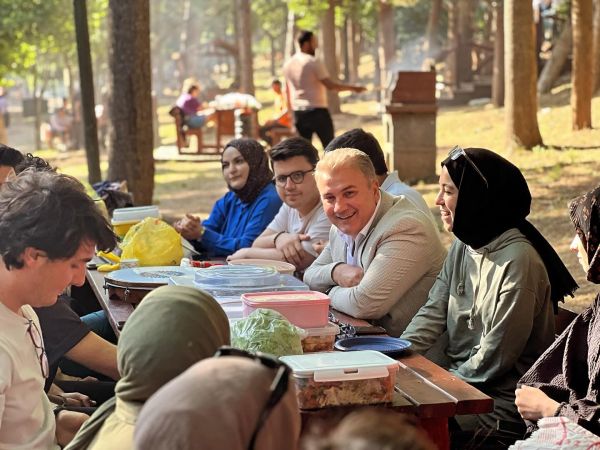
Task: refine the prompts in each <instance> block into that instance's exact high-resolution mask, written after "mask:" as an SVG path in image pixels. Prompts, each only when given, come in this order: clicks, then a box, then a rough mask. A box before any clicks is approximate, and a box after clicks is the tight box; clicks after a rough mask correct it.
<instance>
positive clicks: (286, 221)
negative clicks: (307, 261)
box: [267, 201, 331, 257]
mask: <svg viewBox="0 0 600 450" xmlns="http://www.w3.org/2000/svg"><path fill="white" fill-rule="evenodd" d="M267 228H268V229H269V230H272V231H274V232H275V233H279V232H281V231H283V232H285V233H297V234H308V235H309V236H310V241H303V242H302V248H304V250H306V252H307V253H309V254H311V255H313V256H314V257H317V252H315V250H314V249H313V247H312V244H313V243H315V242H318V241H319V240H323V241H328V240H329V229H330V228H331V222H329V219H328V218H327V215H326V214H325V211H323V205H322V204H321V202H320V201H319V202H318V203H317V206H315V207H314V208H313V209H312V211H311V212H309V213H308V214H307V215H306V216H304V217H300V213H299V212H298V210H297V209H295V208H290V207H289V206H288V205H286V204H285V203H284V204H283V205H281V208H279V212H278V213H277V215H276V216H275V218H274V219H273V221H272V222H271V223H270V224H269V226H268V227H267Z"/></svg>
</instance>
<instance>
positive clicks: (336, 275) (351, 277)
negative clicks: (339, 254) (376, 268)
mask: <svg viewBox="0 0 600 450" xmlns="http://www.w3.org/2000/svg"><path fill="white" fill-rule="evenodd" d="M364 275H365V272H364V271H363V270H362V269H361V268H360V267H356V266H351V265H350V264H338V265H337V266H336V267H335V269H333V273H332V274H331V277H332V278H333V281H335V283H336V284H337V285H338V286H341V287H345V288H350V287H354V286H357V285H358V284H359V283H360V282H361V280H362V279H363V276H364Z"/></svg>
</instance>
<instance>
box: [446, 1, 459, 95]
mask: <svg viewBox="0 0 600 450" xmlns="http://www.w3.org/2000/svg"><path fill="white" fill-rule="evenodd" d="M458 46H459V38H458V0H450V2H449V3H448V47H449V52H448V57H447V59H446V74H445V76H444V78H445V82H446V85H447V86H452V87H453V88H457V87H458Z"/></svg>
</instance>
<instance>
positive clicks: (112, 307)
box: [86, 270, 494, 449]
mask: <svg viewBox="0 0 600 450" xmlns="http://www.w3.org/2000/svg"><path fill="white" fill-rule="evenodd" d="M86 279H87V281H88V283H89V284H90V287H91V288H92V290H93V292H94V294H95V295H96V298H97V300H98V302H99V303H100V305H101V306H102V308H103V309H104V311H105V312H106V316H107V318H108V321H109V322H110V324H111V326H112V328H113V330H114V331H115V334H116V335H117V336H119V335H120V334H121V329H122V328H123V325H124V323H125V321H126V320H127V318H128V317H129V316H130V315H131V313H132V312H133V306H132V305H131V304H129V303H125V302H122V301H120V300H111V299H109V298H108V294H107V292H106V290H105V289H104V274H102V273H100V272H98V271H96V270H88V271H87V272H86ZM334 314H335V317H336V319H337V320H339V321H340V322H344V323H350V324H352V325H355V326H369V323H368V322H366V321H364V320H360V319H355V318H353V317H350V316H347V315H345V314H343V313H340V312H338V311H335V312H334ZM397 360H398V361H399V363H400V369H399V372H398V375H397V377H396V386H395V392H394V399H393V402H392V404H391V405H386V406H387V407H389V408H391V409H393V410H394V411H397V412H400V413H407V414H412V415H414V416H416V417H417V419H418V421H419V424H420V426H421V427H422V428H423V429H424V430H425V431H426V432H427V433H428V435H429V436H430V437H431V439H432V440H433V442H434V443H435V444H436V445H437V447H438V448H439V449H449V448H450V438H449V431H448V420H449V419H450V418H451V417H454V416H457V415H464V414H483V413H488V412H491V411H492V410H493V405H494V402H493V399H492V398H491V397H488V396H487V395H485V394H484V393H483V392H481V391H479V390H478V389H476V388H474V387H473V386H471V385H469V384H468V383H466V382H464V381H462V380H461V379H460V378H458V377H456V376H454V375H452V374H451V373H450V372H448V371H447V370H445V369H443V368H441V367H440V366H438V365H436V364H435V363H433V362H431V361H429V360H428V359H427V358H425V357H423V356H421V355H419V354H417V353H413V352H410V351H409V352H406V353H404V354H402V356H400V357H398V358H397ZM358 408H360V407H356V406H351V407H336V408H325V409H319V410H311V411H308V410H303V411H301V415H302V424H303V430H308V429H309V428H310V427H311V426H312V425H313V424H315V423H316V422H319V423H320V424H321V429H323V428H327V424H328V423H330V424H331V426H333V425H335V423H337V422H338V421H339V419H340V418H341V417H342V416H343V415H345V414H348V413H349V412H351V411H355V410H356V409H358Z"/></svg>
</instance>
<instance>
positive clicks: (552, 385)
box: [516, 187, 600, 435]
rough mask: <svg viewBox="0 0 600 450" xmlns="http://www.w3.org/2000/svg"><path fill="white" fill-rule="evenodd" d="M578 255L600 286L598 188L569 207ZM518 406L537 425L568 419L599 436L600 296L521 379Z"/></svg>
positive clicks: (588, 273)
mask: <svg viewBox="0 0 600 450" xmlns="http://www.w3.org/2000/svg"><path fill="white" fill-rule="evenodd" d="M569 209H570V213H571V221H572V222H573V225H575V232H576V234H575V238H574V239H573V242H572V243H571V250H573V251H574V252H576V253H577V256H578V258H579V262H580V263H581V265H582V267H583V270H585V272H586V273H587V279H588V281H591V282H592V283H596V284H600V248H599V246H600V187H597V188H596V189H594V190H593V191H591V192H588V193H587V194H585V195H582V196H580V197H577V198H576V199H575V200H573V201H572V202H571V203H570V205H569ZM520 384H522V385H521V388H519V389H517V392H516V404H517V407H518V408H519V412H520V413H521V416H522V417H523V419H526V420H528V421H529V424H530V425H534V424H535V422H537V420H538V419H541V418H542V417H552V416H565V417H568V418H569V419H571V420H572V421H573V422H576V423H578V424H579V425H581V426H583V427H585V428H587V429H588V430H590V431H591V432H592V433H594V434H596V435H600V294H599V295H598V296H597V297H596V299H595V300H594V303H593V304H592V305H591V306H590V307H589V308H587V309H586V310H585V311H584V312H583V313H581V314H580V315H579V316H577V318H576V319H575V320H574V321H573V322H572V323H571V324H570V325H569V327H568V328H567V329H566V330H565V331H564V332H563V333H562V334H561V335H560V336H559V338H558V339H557V340H556V341H555V342H554V344H553V345H552V347H550V348H549V349H548V350H547V351H546V352H545V353H544V354H543V355H542V356H541V357H540V359H538V360H537V361H536V362H535V364H534V365H533V366H532V367H531V369H530V370H529V371H528V372H527V373H526V374H525V375H524V376H523V378H521V380H520Z"/></svg>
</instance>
